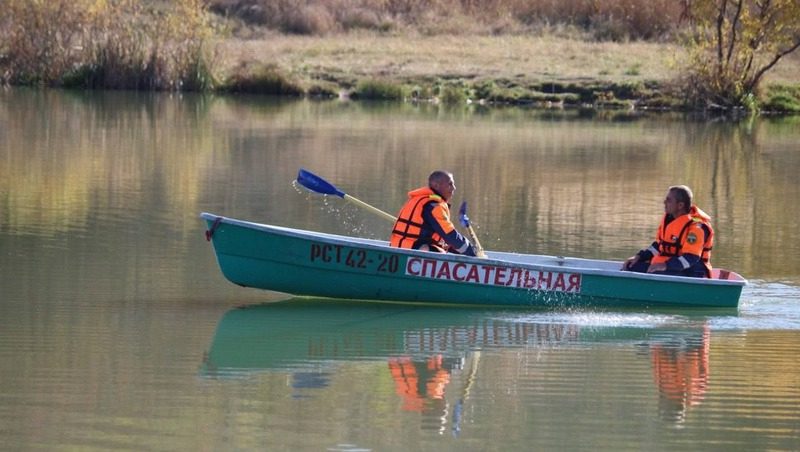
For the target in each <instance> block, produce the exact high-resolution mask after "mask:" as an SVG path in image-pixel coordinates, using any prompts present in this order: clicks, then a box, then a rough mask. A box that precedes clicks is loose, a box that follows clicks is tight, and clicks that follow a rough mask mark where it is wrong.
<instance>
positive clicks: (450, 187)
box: [428, 171, 456, 201]
mask: <svg viewBox="0 0 800 452" xmlns="http://www.w3.org/2000/svg"><path fill="white" fill-rule="evenodd" d="M428 186H429V187H430V188H431V189H432V190H433V191H435V192H436V193H438V194H440V195H441V196H442V198H444V200H445V201H449V200H450V198H451V197H452V196H453V192H455V191H456V183H455V181H454V180H453V174H452V173H449V172H447V171H434V172H432V173H431V175H430V176H428Z"/></svg>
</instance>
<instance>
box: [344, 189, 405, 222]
mask: <svg viewBox="0 0 800 452" xmlns="http://www.w3.org/2000/svg"><path fill="white" fill-rule="evenodd" d="M342 198H344V200H345V201H348V202H350V203H352V204H355V205H357V206H359V207H361V208H364V209H367V210H369V211H370V212H372V213H374V214H376V215H378V216H381V217H383V218H385V219H387V220H389V221H391V222H392V224H394V222H395V221H396V220H397V217H395V216H394V215H389V214H388V213H386V212H384V211H382V210H381V209H378V208H377V207H372V206H371V205H369V204H367V203H365V202H364V201H362V200H360V199H358V198H354V197H352V196H350V195H348V194H347V193H345V194H344V196H343V197H342Z"/></svg>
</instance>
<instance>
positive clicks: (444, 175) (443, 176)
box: [428, 170, 452, 185]
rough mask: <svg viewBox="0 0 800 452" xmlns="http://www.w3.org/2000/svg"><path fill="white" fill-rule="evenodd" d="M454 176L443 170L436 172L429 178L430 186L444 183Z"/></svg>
mask: <svg viewBox="0 0 800 452" xmlns="http://www.w3.org/2000/svg"><path fill="white" fill-rule="evenodd" d="M450 176H452V174H451V173H448V172H447V171H442V170H436V171H434V172H432V173H431V175H430V176H428V185H431V184H432V183H434V182H442V181H445V180H447V179H449V178H450Z"/></svg>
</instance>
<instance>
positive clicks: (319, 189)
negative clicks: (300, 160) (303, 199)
mask: <svg viewBox="0 0 800 452" xmlns="http://www.w3.org/2000/svg"><path fill="white" fill-rule="evenodd" d="M297 183H299V184H300V185H302V186H303V187H305V188H307V189H309V190H311V191H313V192H315V193H319V194H322V195H334V196H338V197H340V198H342V199H344V200H345V201H348V202H350V203H353V204H355V205H357V206H358V207H361V208H364V209H367V210H369V211H370V212H372V213H374V214H376V215H379V216H381V217H383V218H386V219H387V220H389V221H391V222H392V224H394V222H395V221H396V220H397V217H395V216H394V215H389V214H388V213H386V212H384V211H382V210H380V209H378V208H376V207H372V206H371V205H369V204H367V203H365V202H364V201H361V200H360V199H356V198H354V197H352V196H350V195H348V194H347V193H345V192H343V191H341V190H339V189H338V188H336V187H335V186H334V185H333V184H331V183H330V182H328V181H326V180H325V179H323V178H321V177H319V176H317V175H316V174H314V173H312V172H310V171H306V170H304V169H302V168H301V169H300V171H299V172H298V173H297Z"/></svg>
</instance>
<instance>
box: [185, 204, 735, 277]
mask: <svg viewBox="0 0 800 452" xmlns="http://www.w3.org/2000/svg"><path fill="white" fill-rule="evenodd" d="M200 217H201V218H202V219H204V220H207V221H212V222H213V221H217V219H219V221H220V222H223V223H227V224H231V225H234V226H240V227H244V228H247V229H252V230H257V231H264V232H269V233H274V234H279V235H283V236H289V237H294V238H299V239H303V240H311V239H316V240H323V241H327V242H329V243H332V244H336V245H343V246H351V247H352V246H354V245H355V246H359V247H364V248H366V249H370V250H373V251H377V252H389V253H396V254H405V255H408V256H413V257H423V258H436V259H444V260H448V261H456V262H459V261H463V262H469V263H477V264H482V265H487V264H488V265H496V266H503V267H508V266H521V267H523V268H528V269H535V270H545V271H551V272H562V273H563V272H565V271H566V272H569V271H574V272H578V273H580V274H583V275H593V276H602V277H608V278H621V279H643V280H651V281H658V282H666V283H684V284H697V285H702V286H708V285H720V286H746V285H747V280H746V279H745V278H744V277H742V276H741V275H739V274H738V273H735V272H731V273H734V274H736V275H737V276H739V278H741V279H709V278H693V277H688V276H677V275H654V274H648V273H635V272H623V271H620V270H604V269H596V268H587V267H580V266H569V265H565V264H567V263H569V261H568V260H569V259H572V260H580V261H586V262H601V263H606V264H608V263H617V264H621V262H617V261H611V260H603V259H586V258H574V257H562V256H549V255H544V254H523V253H508V252H502V251H487V254H497V253H499V254H504V255H509V256H530V257H532V258H543V259H548V258H549V259H553V260H555V261H556V262H559V261H560V262H561V263H563V264H564V265H548V264H540V263H532V262H523V261H515V260H505V259H498V258H493V257H491V256H489V257H487V258H479V257H472V256H463V255H459V254H451V253H444V254H442V253H435V256H432V255H431V253H430V252H428V251H419V250H413V249H406V248H395V247H391V246H389V245H388V242H387V241H380V240H376V239H366V238H360V237H349V236H344V235H337V234H329V233H325V232H317V231H309V230H305V229H296V228H290V227H286V226H276V225H270V224H263V223H255V222H252V221H246V220H239V219H235V218H230V217H225V216H222V215H215V214H212V213H208V212H203V213H201V214H200Z"/></svg>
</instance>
